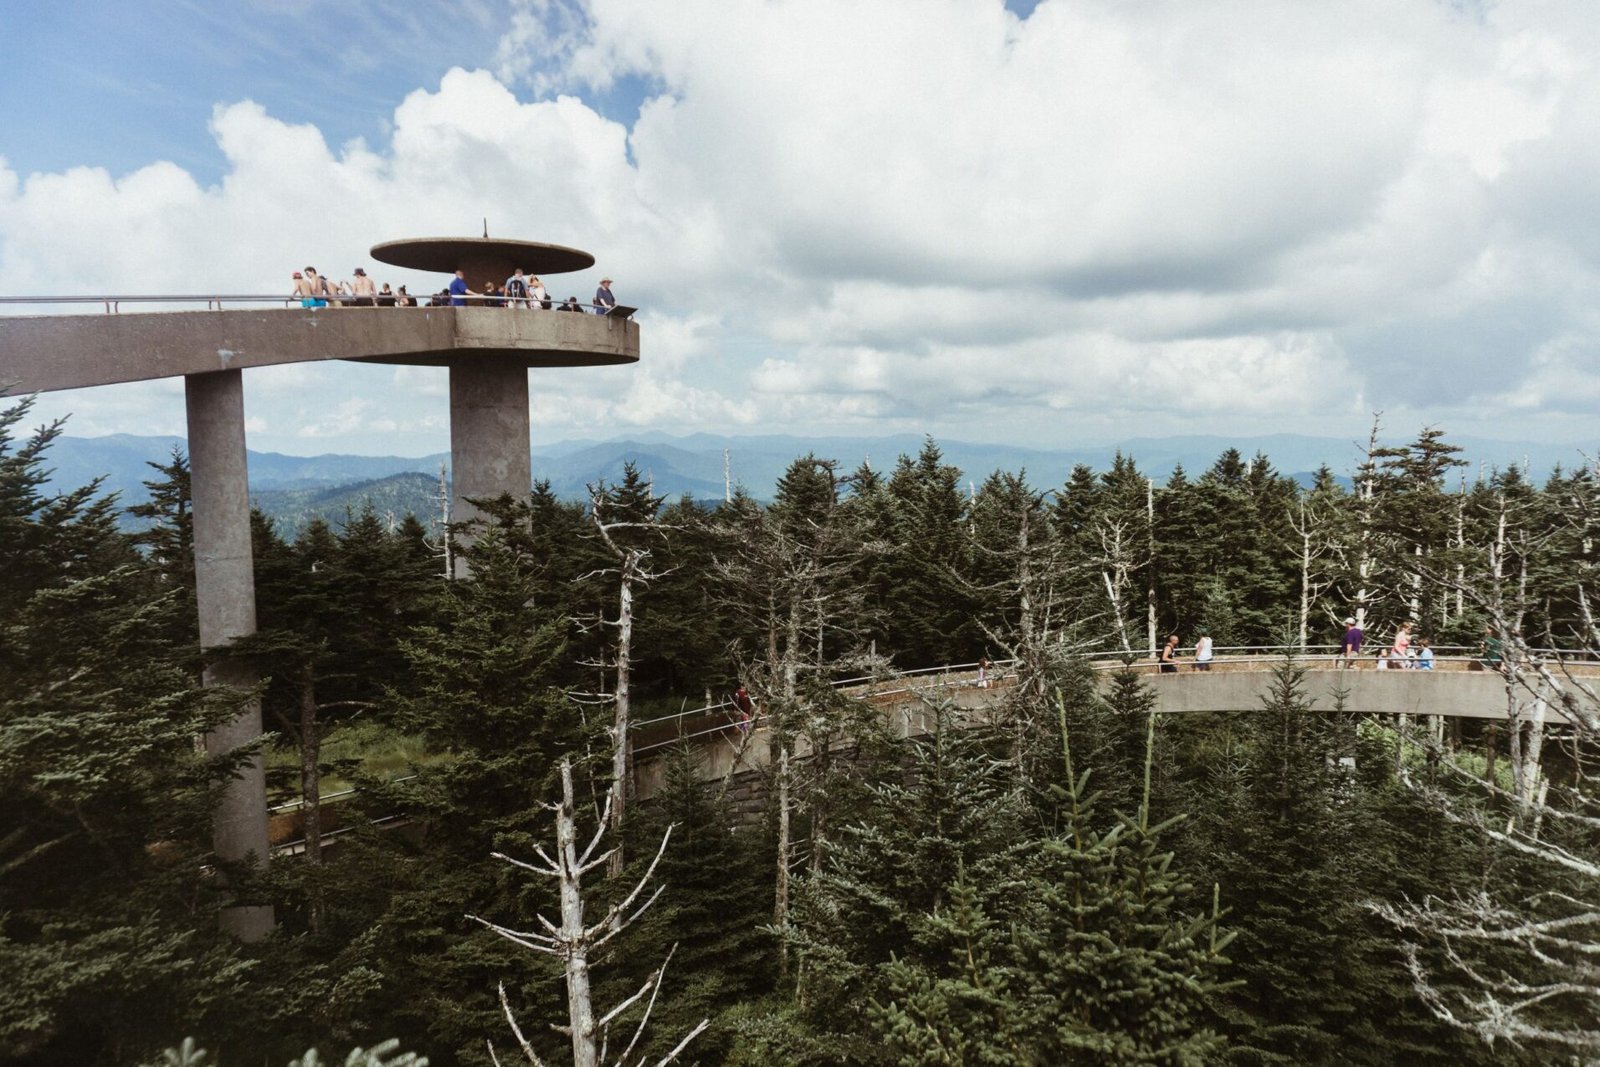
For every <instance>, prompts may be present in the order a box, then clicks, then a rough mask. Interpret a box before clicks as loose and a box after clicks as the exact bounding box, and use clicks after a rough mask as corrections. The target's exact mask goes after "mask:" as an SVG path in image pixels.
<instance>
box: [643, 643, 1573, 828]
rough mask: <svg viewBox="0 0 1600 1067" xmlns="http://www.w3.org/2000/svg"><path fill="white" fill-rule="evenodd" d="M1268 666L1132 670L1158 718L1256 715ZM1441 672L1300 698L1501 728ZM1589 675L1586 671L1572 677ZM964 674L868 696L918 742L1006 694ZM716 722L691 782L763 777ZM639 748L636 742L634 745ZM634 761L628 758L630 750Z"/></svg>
mask: <svg viewBox="0 0 1600 1067" xmlns="http://www.w3.org/2000/svg"><path fill="white" fill-rule="evenodd" d="M1271 665H1272V664H1271V661H1268V660H1256V661H1252V662H1248V663H1245V662H1241V663H1230V664H1227V665H1226V666H1224V667H1221V669H1215V670H1211V671H1195V670H1191V669H1190V666H1191V665H1189V664H1185V665H1184V666H1183V669H1182V670H1181V671H1180V672H1179V673H1177V674H1160V673H1157V672H1156V671H1155V669H1154V666H1153V665H1140V666H1139V668H1138V669H1139V673H1140V675H1141V678H1142V680H1143V681H1144V682H1145V683H1146V684H1147V685H1148V686H1149V688H1150V690H1151V691H1152V692H1153V693H1154V694H1155V697H1156V711H1157V712H1159V713H1161V714H1169V715H1171V714H1181V713H1185V712H1211V713H1216V712H1224V711H1254V710H1257V709H1259V708H1260V707H1261V698H1262V696H1263V694H1265V693H1266V691H1267V687H1268V685H1269V684H1270V683H1271V680H1272V674H1271V670H1270V667H1271ZM1441 666H1442V667H1443V668H1444V669H1440V670H1432V671H1378V670H1372V669H1371V668H1370V667H1365V668H1362V669H1356V670H1339V669H1336V668H1333V667H1331V666H1326V667H1322V668H1315V667H1314V668H1312V669H1308V670H1307V671H1306V674H1305V683H1306V696H1307V698H1308V699H1309V700H1310V701H1311V702H1312V707H1313V710H1316V711H1332V710H1333V709H1334V707H1335V704H1336V695H1337V692H1336V691H1337V690H1339V689H1341V688H1342V689H1343V690H1344V691H1345V702H1344V707H1345V709H1346V710H1347V711H1350V712H1358V713H1362V714H1388V715H1393V714H1401V715H1440V716H1444V717H1446V718H1467V719H1504V718H1505V716H1506V706H1507V704H1506V684H1505V679H1504V678H1503V677H1502V676H1501V675H1499V674H1496V673H1495V672H1493V671H1481V670H1469V669H1468V668H1469V666H1471V664H1470V663H1468V662H1465V661H1463V662H1459V663H1449V664H1442V665H1441ZM1577 669H1578V670H1579V671H1582V672H1585V673H1593V672H1595V670H1596V668H1595V665H1590V664H1585V665H1580V666H1579V667H1578V668H1577ZM1111 674H1112V672H1111V670H1109V669H1102V670H1100V671H1099V674H1098V677H1099V679H1100V681H1101V684H1102V685H1104V684H1106V683H1107V682H1109V680H1110V678H1111ZM975 681H976V679H975V677H973V676H971V675H967V676H961V675H949V676H942V677H941V679H940V680H938V681H934V680H933V679H926V680H922V681H921V682H919V688H918V689H909V688H907V689H898V690H895V691H892V692H889V693H882V694H878V695H875V696H873V697H871V699H872V701H873V702H874V703H875V704H877V705H879V706H880V707H882V708H883V710H884V713H885V715H887V716H889V719H888V721H889V722H890V724H891V725H892V726H893V727H894V729H895V730H896V732H897V733H899V735H900V736H902V737H909V736H914V735H917V734H921V733H925V732H927V730H928V729H929V727H930V723H931V718H932V717H931V715H930V714H929V711H928V708H927V706H926V704H925V702H924V701H923V699H922V696H921V694H922V693H927V694H928V695H929V696H933V697H941V696H942V697H949V698H950V699H951V700H952V701H953V702H954V703H955V705H956V706H957V707H958V708H960V709H963V711H964V712H965V713H966V714H967V715H969V716H973V717H976V716H980V715H982V714H983V713H984V712H985V711H986V710H989V709H990V708H992V707H994V706H995V705H996V704H997V703H998V702H999V701H1000V700H1001V699H1002V698H1003V695H1004V694H1005V693H1006V691H1007V689H1008V686H1007V685H1006V684H1005V683H1003V682H1002V683H1000V684H997V685H995V686H994V687H992V688H988V689H979V688H977V686H976V685H975V684H974V683H975ZM724 721H727V719H726V715H725V714H722V715H718V714H716V713H713V714H710V715H707V716H704V717H699V718H695V719H691V720H686V725H685V732H686V733H687V734H693V735H698V736H693V737H691V738H690V740H689V743H690V744H691V745H692V746H693V748H694V758H695V763H696V767H697V773H698V774H699V776H700V777H701V778H702V779H705V780H713V779H720V778H723V777H726V776H728V775H730V774H731V775H732V776H733V778H734V780H735V782H740V781H743V780H744V779H742V778H741V776H742V775H750V774H753V773H754V772H763V771H765V770H766V769H767V767H768V765H769V748H770V744H771V741H770V735H769V733H768V731H767V729H766V728H765V727H762V726H757V727H756V728H755V729H753V730H752V731H750V733H749V734H748V735H745V734H741V733H740V732H739V730H738V728H737V727H736V726H732V725H728V726H721V725H720V723H721V722H724ZM1549 721H1551V722H1554V723H1562V722H1565V721H1566V720H1565V717H1564V716H1562V715H1561V714H1560V713H1559V712H1557V711H1556V710H1554V709H1551V710H1550V712H1549ZM668 736H670V735H663V734H662V728H661V727H660V726H658V727H656V736H652V737H651V738H650V740H649V741H648V742H646V744H649V745H651V746H657V745H659V744H660V742H661V741H663V740H665V739H666V737H668ZM635 744H636V745H638V744H639V742H638V741H636V742H635ZM635 751H636V752H637V751H638V749H637V748H636V750H635ZM666 752H667V749H666V748H664V747H650V748H649V749H648V751H646V752H643V753H640V754H638V755H636V756H635V759H634V768H635V783H636V786H637V789H638V795H639V796H640V797H641V798H648V797H651V796H654V795H655V794H656V793H657V792H659V791H660V790H661V788H662V787H663V785H664V784H665V779H666V763H667V761H666ZM796 755H797V756H799V757H801V758H804V757H806V756H809V755H810V750H809V749H806V748H804V747H803V746H798V747H797V750H796Z"/></svg>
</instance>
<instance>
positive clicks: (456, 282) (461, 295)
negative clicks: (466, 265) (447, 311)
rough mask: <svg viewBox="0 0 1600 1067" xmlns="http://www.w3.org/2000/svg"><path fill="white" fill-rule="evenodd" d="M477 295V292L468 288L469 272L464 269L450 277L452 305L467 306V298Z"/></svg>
mask: <svg viewBox="0 0 1600 1067" xmlns="http://www.w3.org/2000/svg"><path fill="white" fill-rule="evenodd" d="M477 295H478V294H477V293H474V292H473V291H472V290H471V289H468V288H467V272H466V271H464V270H458V271H456V276H455V277H454V278H452V279H450V306H451V307H458V308H459V307H466V306H467V299H466V298H467V297H469V296H477Z"/></svg>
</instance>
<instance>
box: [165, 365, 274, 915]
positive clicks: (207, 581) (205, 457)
mask: <svg viewBox="0 0 1600 1067" xmlns="http://www.w3.org/2000/svg"><path fill="white" fill-rule="evenodd" d="M184 389H185V397H186V400H187V406H188V416H189V467H190V475H191V480H192V484H193V491H194V569H195V575H194V577H195V598H196V600H197V601H198V603H199V609H200V645H201V647H203V648H210V647H212V646H215V645H222V644H226V643H227V642H229V641H231V640H233V639H234V638H236V637H244V636H247V635H249V634H253V633H255V632H256V586H255V568H254V561H253V557H252V553H251V548H250V490H249V484H248V482H247V481H246V472H245V445H244V381H243V378H242V377H241V373H240V372H239V371H236V370H232V371H215V372H212V373H209V374H191V375H189V376H187V377H186V378H185V379H184ZM258 681H259V677H258V675H257V673H256V671H255V669H254V667H252V666H250V665H249V664H246V663H243V662H237V661H230V660H222V661H220V662H217V663H214V664H212V665H211V666H210V667H207V668H206V672H205V676H204V682H205V684H206V686H208V687H215V688H235V689H238V690H241V691H245V690H250V689H253V687H254V686H255V685H256V683H257V682H258ZM260 734H261V701H260V700H259V699H256V698H254V697H251V698H248V699H241V700H240V701H239V713H238V715H237V717H235V718H234V719H233V721H232V722H229V723H226V724H224V725H222V726H219V727H217V728H216V729H215V730H213V731H212V732H211V733H209V734H207V735H206V739H205V740H206V751H207V752H208V753H210V754H212V755H218V754H221V753H225V752H230V751H232V750H233V749H236V748H238V747H239V746H240V745H243V744H246V743H248V742H250V741H253V740H254V739H255V738H257V737H259V736H260ZM242 771H243V773H242V775H241V776H240V777H239V778H235V779H234V780H233V781H231V782H230V783H229V784H228V786H227V788H226V789H225V790H224V791H223V793H222V796H221V798H220V800H219V801H218V804H217V808H216V810H215V812H214V813H213V818H212V842H213V845H214V847H215V849H216V853H217V856H218V858H220V859H222V860H223V861H226V862H240V861H244V860H246V859H248V858H250V857H252V856H253V857H254V859H255V862H257V863H259V864H262V865H264V864H266V862H267V860H268V858H269V856H270V854H271V852H270V848H269V845H268V842H267V784H266V775H265V773H264V770H263V768H262V764H261V757H260V756H259V755H258V756H256V757H255V758H254V759H252V760H251V761H250V762H249V763H247V764H245V765H244V767H243V769H242ZM221 923H222V927H223V929H224V930H226V931H228V932H229V933H232V934H233V935H235V936H236V937H239V938H242V939H244V940H246V941H253V940H256V939H258V938H261V937H265V936H266V935H267V934H268V933H269V932H270V931H271V930H272V925H273V913H272V908H271V907H270V906H250V907H234V908H226V909H224V910H223V913H222V916H221Z"/></svg>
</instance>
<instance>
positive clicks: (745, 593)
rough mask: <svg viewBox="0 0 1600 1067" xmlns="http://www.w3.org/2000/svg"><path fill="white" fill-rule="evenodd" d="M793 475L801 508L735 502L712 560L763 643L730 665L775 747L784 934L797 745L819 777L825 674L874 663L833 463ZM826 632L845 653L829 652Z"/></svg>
mask: <svg viewBox="0 0 1600 1067" xmlns="http://www.w3.org/2000/svg"><path fill="white" fill-rule="evenodd" d="M791 473H792V474H794V476H795V478H796V479H797V480H800V479H805V480H806V482H807V486H806V488H807V489H808V490H809V491H808V492H806V493H797V494H796V495H797V496H803V497H804V501H803V503H802V502H800V501H791V502H787V503H786V502H785V501H784V500H782V499H780V500H779V501H778V502H777V503H775V504H774V506H773V508H772V509H770V510H764V509H762V508H760V507H759V506H757V505H756V504H755V503H754V502H753V501H749V500H748V499H745V500H744V501H742V504H741V503H740V502H736V505H737V506H738V510H737V512H736V513H735V517H734V519H733V520H732V521H731V522H729V523H726V524H724V525H723V526H722V527H720V528H719V529H718V531H717V533H718V537H719V540H720V542H721V545H722V547H721V548H720V550H719V551H718V553H717V555H716V559H715V562H714V564H713V572H714V575H715V577H716V578H717V579H718V585H719V586H720V587H721V588H722V589H724V590H725V591H726V594H725V597H724V600H723V604H724V607H725V608H726V610H727V611H728V612H729V613H730V614H731V615H734V616H736V617H738V618H740V619H741V620H742V621H743V623H744V624H745V627H746V628H747V629H748V630H750V631H753V632H754V633H757V634H760V635H761V638H762V639H763V646H764V647H763V648H759V649H741V648H738V647H735V648H733V649H732V650H731V652H732V658H733V659H734V661H735V662H739V663H743V664H746V673H747V676H748V680H749V685H750V688H751V689H752V690H754V691H755V693H756V696H757V699H758V701H759V703H760V706H761V707H762V709H763V712H764V715H763V719H764V722H765V725H766V727H767V730H768V738H769V743H770V745H771V757H770V761H769V763H770V766H771V768H772V775H773V781H772V792H771V796H772V799H773V803H774V807H775V809H776V810H775V815H776V823H777V836H778V842H777V845H778V847H777V857H776V864H775V884H774V890H773V925H774V926H775V927H776V928H777V929H778V930H779V931H780V934H781V932H782V931H784V930H785V929H786V928H787V926H788V922H789V899H790V877H791V871H792V869H793V866H794V864H795V841H794V835H793V824H794V819H795V815H796V809H797V807H798V806H799V804H800V803H801V800H802V790H801V783H800V782H799V781H798V779H797V774H798V763H797V760H796V758H795V757H796V751H795V748H796V744H797V742H799V741H801V740H802V739H805V740H807V741H809V743H810V747H811V749H812V754H813V759H811V760H810V761H808V767H807V771H808V774H809V775H810V776H811V777H813V778H815V777H816V776H817V775H818V774H820V773H824V772H825V769H826V768H827V766H828V753H829V745H830V739H831V738H832V737H833V736H834V735H835V734H836V733H837V732H838V730H839V726H840V719H839V717H838V716H837V715H836V714H835V713H836V712H837V711H838V710H839V707H841V706H842V705H841V704H840V703H839V702H837V701H835V700H833V699H831V697H832V690H831V688H830V687H828V686H827V685H826V684H825V683H826V681H827V680H828V675H830V674H831V672H833V671H834V670H837V669H839V668H841V667H843V666H845V665H847V664H848V665H851V666H854V667H856V668H857V669H866V670H869V671H870V670H871V669H873V667H874V665H875V661H874V659H873V657H871V656H870V655H868V654H867V653H864V652H861V651H860V650H859V648H858V645H859V636H860V635H859V634H858V633H857V632H856V626H857V624H858V623H859V622H860V620H861V618H862V617H863V601H864V598H863V594H862V592H861V590H860V589H859V588H858V587H857V586H856V584H855V582H854V581H853V580H852V576H853V574H854V568H855V567H856V565H857V563H858V562H859V561H860V559H861V558H862V555H863V553H865V552H870V551H873V550H874V546H872V545H864V544H863V543H862V541H861V540H860V537H859V535H858V532H857V531H856V530H855V529H854V528H853V527H852V526H851V524H850V523H848V522H847V521H845V518H844V516H843V515H842V513H841V511H840V509H839V506H838V498H837V484H838V483H837V477H836V472H835V469H834V465H833V464H832V463H831V462H830V461H825V460H817V459H815V458H811V459H808V460H802V461H799V462H798V463H797V464H796V465H795V467H792V468H791ZM812 626H815V627H816V630H815V631H814V632H813V631H812V630H811V627H812ZM828 634H831V635H832V637H833V641H834V644H835V646H836V647H838V646H844V648H845V651H843V652H841V653H835V654H830V653H829V651H828V646H829V641H828V640H827V639H826V638H827V636H828ZM822 694H827V695H828V699H822V698H821V695H822ZM811 799H812V800H818V799H821V798H820V797H813V798H811ZM819 814H820V815H821V818H818V817H817V816H818V815H819ZM812 815H813V819H812V827H811V830H812V837H811V860H812V862H813V863H816V862H819V861H820V856H821V853H822V849H823V843H824V841H825V838H826V834H827V818H826V811H825V809H823V808H821V807H819V806H817V805H815V804H813V805H812ZM779 968H780V971H781V972H784V973H786V971H787V939H786V938H782V937H780V940H779Z"/></svg>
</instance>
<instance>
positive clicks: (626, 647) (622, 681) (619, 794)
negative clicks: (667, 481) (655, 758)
mask: <svg viewBox="0 0 1600 1067" xmlns="http://www.w3.org/2000/svg"><path fill="white" fill-rule="evenodd" d="M643 500H644V504H643V505H641V506H642V507H644V508H645V509H646V510H648V511H649V513H650V518H649V519H648V520H643V521H641V519H640V518H639V517H638V516H636V515H635V516H629V515H626V514H625V515H624V516H623V517H621V518H613V517H612V516H611V514H610V513H611V511H612V510H613V507H612V505H613V499H612V496H611V495H610V494H609V493H608V492H607V491H606V488H605V486H604V485H591V486H589V503H590V510H589V517H590V521H591V522H592V523H593V525H594V529H595V534H596V536H597V537H598V538H599V540H600V543H601V544H602V545H603V546H604V548H605V550H606V552H607V553H608V554H609V555H610V556H611V558H612V559H613V560H614V561H615V566H609V567H600V568H597V569H595V570H592V571H589V572H588V573H587V574H584V575H581V576H580V577H579V578H578V579H577V581H579V582H586V581H591V580H593V579H595V578H599V577H607V578H613V577H614V578H615V580H616V583H617V617H616V618H615V619H608V618H606V617H605V614H604V612H602V613H601V614H600V616H599V618H597V619H595V620H594V621H593V623H592V624H591V625H593V626H597V627H600V628H602V629H614V630H615V631H616V635H617V640H616V645H615V646H614V651H613V653H612V659H611V662H610V663H609V664H606V663H601V664H600V665H599V666H600V667H601V669H602V670H604V669H605V668H606V667H607V666H609V667H611V668H612V669H613V670H615V672H616V675H615V678H616V684H615V685H614V686H613V687H612V690H611V692H610V693H608V694H593V695H591V698H592V699H599V700H602V701H609V702H610V703H611V705H612V711H613V713H612V717H611V726H610V728H609V731H608V733H609V735H610V739H611V790H610V805H609V810H610V813H611V830H612V832H613V833H614V834H615V835H616V839H615V843H614V845H613V847H612V851H611V861H610V865H609V867H608V868H607V872H606V873H607V874H608V875H610V876H611V877H617V876H620V875H621V874H622V867H623V844H622V826H623V823H624V821H625V820H626V818H627V812H628V792H629V790H630V788H631V787H632V784H633V747H632V744H631V743H630V741H629V737H628V732H629V728H630V727H629V724H630V722H631V719H632V714H633V710H632V703H631V701H632V696H633V683H632V678H633V603H634V597H635V595H636V593H637V592H638V591H639V590H642V589H644V588H645V587H647V586H648V585H649V584H650V583H651V582H652V581H654V580H656V579H657V578H660V577H663V576H664V575H666V574H669V573H671V572H670V571H657V570H652V569H651V567H650V558H651V553H650V548H649V547H648V545H649V543H650V539H655V538H659V537H661V536H663V535H664V533H665V531H666V530H667V527H665V526H662V525H661V524H660V523H658V522H656V521H654V514H655V506H656V505H658V504H659V503H660V500H659V498H657V497H655V496H654V495H652V494H650V493H649V492H648V490H647V491H646V494H645V496H644V498H643ZM625 510H632V511H635V512H637V511H639V510H640V507H635V508H632V509H625ZM579 625H580V627H581V626H583V625H584V624H583V623H580V624H579Z"/></svg>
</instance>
